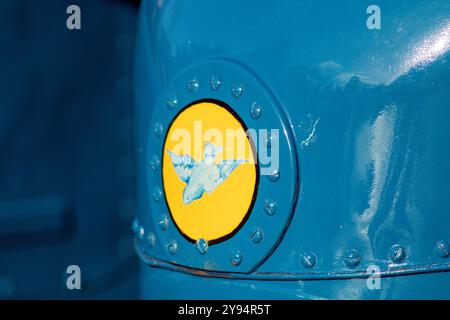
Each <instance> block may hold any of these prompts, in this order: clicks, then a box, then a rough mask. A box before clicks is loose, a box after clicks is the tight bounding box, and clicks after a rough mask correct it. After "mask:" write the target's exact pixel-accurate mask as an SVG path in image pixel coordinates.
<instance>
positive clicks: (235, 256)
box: [228, 249, 242, 267]
mask: <svg viewBox="0 0 450 320" xmlns="http://www.w3.org/2000/svg"><path fill="white" fill-rule="evenodd" d="M228 258H229V259H230V263H231V265H233V266H235V267H237V266H238V265H240V264H241V262H242V254H241V252H240V251H239V250H237V249H232V250H230V251H229V255H228Z"/></svg>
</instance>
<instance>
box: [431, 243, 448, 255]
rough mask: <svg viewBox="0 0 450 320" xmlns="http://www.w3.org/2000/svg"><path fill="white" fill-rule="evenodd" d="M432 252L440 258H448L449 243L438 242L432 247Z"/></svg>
mask: <svg viewBox="0 0 450 320" xmlns="http://www.w3.org/2000/svg"><path fill="white" fill-rule="evenodd" d="M434 251H435V253H436V254H437V256H438V257H440V258H448V257H449V256H450V243H449V242H448V241H446V240H439V241H437V242H436V243H435V245H434Z"/></svg>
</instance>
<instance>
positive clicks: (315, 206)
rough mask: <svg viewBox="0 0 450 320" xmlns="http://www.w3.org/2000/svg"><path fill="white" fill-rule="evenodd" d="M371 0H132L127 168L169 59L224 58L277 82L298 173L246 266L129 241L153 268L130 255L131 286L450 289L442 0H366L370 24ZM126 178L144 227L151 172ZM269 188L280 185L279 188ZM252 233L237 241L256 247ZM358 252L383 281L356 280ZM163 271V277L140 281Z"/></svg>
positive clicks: (338, 292) (178, 68) (171, 293)
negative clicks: (225, 265) (133, 108)
mask: <svg viewBox="0 0 450 320" xmlns="http://www.w3.org/2000/svg"><path fill="white" fill-rule="evenodd" d="M370 4H372V3H371V2H369V1H358V2H356V1H341V2H339V5H338V4H337V3H336V2H333V1H298V2H293V1H278V2H273V1H246V2H242V1H220V2H210V1H197V2H192V3H191V2H181V1H158V2H149V1H144V2H143V5H142V7H141V15H140V20H139V33H138V38H137V39H138V48H137V51H136V105H137V114H138V115H139V119H138V146H137V148H138V150H139V152H138V163H139V171H140V172H147V171H148V164H147V161H149V155H148V153H149V152H151V151H150V150H147V146H148V145H147V142H148V139H149V134H148V132H149V128H150V126H151V123H152V118H151V116H152V114H153V117H159V116H161V117H162V116H163V114H164V113H163V112H160V108H161V107H160V105H161V101H165V100H166V99H167V95H166V94H168V93H169V92H172V91H173V90H174V89H176V90H178V86H179V84H178V83H177V81H178V80H177V79H179V77H180V74H181V75H182V76H183V77H186V78H185V79H184V80H187V79H190V78H191V76H194V73H196V74H197V73H198V72H199V73H201V72H204V71H205V70H207V68H206V67H205V68H200V69H196V68H197V67H196V66H200V65H202V64H204V63H206V61H214V60H216V61H217V60H220V59H227V60H232V61H235V62H236V63H237V64H239V65H241V66H243V68H244V69H248V70H251V73H253V74H254V80H253V81H254V82H255V83H259V82H262V83H264V84H266V90H267V91H268V92H270V95H271V96H273V97H275V98H274V99H273V101H276V102H273V101H272V104H275V103H279V105H280V109H281V110H282V113H283V114H285V117H280V119H281V120H280V119H279V118H277V117H275V118H273V121H274V123H276V122H277V121H282V124H283V125H284V126H285V127H287V128H290V129H289V130H290V131H291V132H292V137H293V139H294V141H293V146H295V150H291V152H292V153H296V154H298V158H296V165H297V171H298V172H299V175H298V178H296V179H297V181H296V184H297V185H298V186H299V187H298V189H297V195H296V196H295V197H297V198H298V201H296V202H295V201H294V202H295V210H294V213H293V216H292V220H291V221H290V224H289V225H287V223H286V222H285V223H286V227H287V230H286V233H285V234H284V235H283V233H282V232H280V233H279V235H280V237H281V241H280V243H279V245H278V246H277V247H276V249H275V250H274V251H273V252H271V254H270V256H269V257H268V258H267V260H264V263H262V264H261V265H258V268H256V269H252V268H248V269H246V270H244V271H246V272H249V271H250V273H248V274H246V275H242V274H239V273H233V272H231V273H220V272H219V273H217V271H224V270H223V269H221V268H219V269H217V270H216V269H211V270H206V269H205V268H201V269H204V270H206V271H198V270H193V269H189V267H191V266H194V267H198V265H200V263H201V262H200V261H198V260H195V259H194V260H189V259H190V258H189V257H191V255H190V253H185V252H186V251H188V250H191V251H193V250H194V249H193V248H191V249H190V248H189V247H188V246H187V245H186V247H184V245H183V244H182V246H183V248H182V250H179V252H178V253H180V254H181V255H183V254H185V255H186V256H185V257H184V258H183V259H181V260H179V261H176V260H175V261H168V259H167V257H165V256H164V254H162V253H158V251H157V253H156V254H154V253H152V252H146V251H145V250H143V251H139V249H140V248H141V246H140V245H139V242H138V246H137V248H138V251H139V253H140V254H141V257H142V258H143V259H144V260H145V261H146V262H147V263H148V264H150V265H151V266H153V267H158V269H156V268H148V267H143V269H142V272H143V276H142V285H143V288H142V290H143V294H144V297H149V298H151V297H171V298H177V297H192V296H188V295H187V293H186V292H184V291H183V292H181V291H180V290H176V289H177V288H179V287H180V284H183V287H184V285H186V286H187V287H195V288H200V287H201V288H202V289H203V290H204V294H205V295H207V296H208V297H209V298H211V297H215V298H221V297H227V296H230V295H231V296H233V294H235V295H236V296H239V297H253V294H254V292H255V290H254V288H258V290H259V291H262V292H263V293H261V294H262V295H263V296H264V297H272V298H276V297H281V296H283V297H292V298H316V297H317V298H322V297H325V298H361V299H362V298H431V297H436V298H450V290H449V288H450V282H449V273H448V272H447V271H450V260H448V252H447V251H448V250H447V247H448V246H446V243H447V242H445V241H448V240H449V239H450V228H449V225H450V221H449V219H450V218H449V216H448V212H449V211H450V210H449V209H450V208H449V206H450V205H449V202H448V201H447V198H448V196H449V188H448V180H449V169H450V161H449V160H450V148H448V147H447V141H448V139H449V138H450V131H449V130H448V126H447V124H446V122H447V118H448V117H449V109H448V104H449V101H450V90H449V84H450V68H449V61H448V59H449V57H450V53H449V51H450V3H449V2H448V1H444V0H442V1H419V0H417V1H406V0H403V1H395V2H392V1H377V5H379V6H380V8H381V10H382V11H381V12H382V28H381V29H380V30H369V29H367V28H366V24H365V23H366V19H367V17H368V15H367V14H366V8H367V7H368V6H369V5H370ZM219 13H220V14H219ZM425 17H426V19H425ZM210 71H211V72H210V73H211V75H212V74H213V73H214V74H216V73H215V72H216V70H214V69H211V70H210ZM221 72H224V73H225V74H226V73H228V72H229V71H227V70H225V71H222V70H221ZM202 76H203V75H202ZM208 76H209V75H208ZM205 77H206V74H205ZM184 83H185V82H184ZM199 94H200V96H198V97H196V98H208V97H207V96H204V95H210V94H211V93H210V92H208V93H207V92H205V91H201V92H200V93H199ZM221 98H223V97H221ZM231 106H232V107H233V105H231ZM240 108H241V107H240V106H238V107H237V109H238V113H239V115H240V116H242V117H245V116H247V117H248V111H247V113H246V112H243V111H241V110H240ZM247 110H248V109H247ZM168 119H169V118H167V119H166V120H165V121H168ZM274 126H276V125H275V124H272V123H270V124H269V127H274ZM150 148H152V145H151V144H150ZM291 156H292V155H291ZM282 169H283V168H282ZM146 170H147V171H146ZM283 170H284V169H283ZM281 177H283V171H281ZM138 179H139V181H138V183H139V188H138V189H139V210H138V219H139V221H140V222H142V224H143V226H144V229H145V228H150V226H151V225H152V224H153V222H152V219H153V218H152V217H155V216H157V215H158V214H160V213H161V212H160V211H161V210H160V209H155V208H152V207H151V206H150V199H151V198H150V197H149V194H148V190H149V188H150V187H151V183H150V184H149V181H147V180H146V177H145V175H144V174H141V175H140V177H139V178H138ZM279 192H280V193H286V194H290V191H289V190H288V189H286V188H285V187H283V188H280V190H279ZM258 196H261V197H269V196H270V193H269V191H262V192H261V193H259V194H258ZM285 201H286V204H288V203H290V202H291V201H292V200H290V198H289V197H288V198H286V200H285ZM255 208H256V207H255ZM255 210H256V209H255ZM255 214H256V213H255V211H254V212H253V213H252V216H253V215H255ZM160 238H161V239H162V240H163V241H166V240H165V238H164V236H163V235H162V234H157V237H156V243H157V245H156V247H157V249H156V250H159V249H158V240H159V239H160ZM236 239H237V238H236ZM229 241H234V238H232V239H230V240H229ZM439 241H440V242H439ZM180 242H181V243H182V239H180ZM230 243H231V242H230ZM224 245H226V243H224ZM233 246H235V247H238V245H237V244H233ZM252 246H254V244H252V243H250V242H246V243H242V244H239V250H241V251H243V252H249V255H250V256H251V257H252V258H251V259H252V260H257V257H260V258H261V259H263V257H262V253H260V252H254V251H252V248H253V247H252ZM141 249H142V248H141ZM185 250H186V251H185ZM178 253H177V254H178ZM208 254H209V252H208ZM252 255H253V256H252ZM192 256H193V255H192ZM197 258H200V257H198V255H197ZM202 259H208V256H207V255H205V256H204V257H203V256H202ZM305 259H306V260H305ZM168 262H172V263H171V264H169V263H168ZM173 263H175V264H179V265H174V264H173ZM370 265H376V266H378V267H379V268H380V270H381V274H382V276H383V277H382V282H381V289H380V290H369V289H368V288H367V287H366V282H365V279H364V278H365V277H367V274H366V269H367V267H368V266H370ZM186 267H188V268H186ZM160 268H162V270H160ZM174 271H175V272H174ZM225 271H228V270H225ZM185 273H192V274H195V275H196V276H192V275H186V274H185ZM199 275H200V276H201V277H199ZM218 277H221V278H226V279H225V280H223V279H222V280H220V279H213V278H218ZM352 278H354V279H352ZM246 279H248V280H246ZM266 280H272V281H270V282H265V281H266ZM275 280H280V281H275ZM281 280H283V281H281ZM304 280H305V281H304ZM261 281H264V282H261ZM297 281H301V283H305V285H299V284H298V282H297ZM162 283H164V289H162V290H159V291H158V293H157V294H156V293H155V291H152V286H153V287H154V286H162ZM172 286H173V288H174V289H172ZM219 288H220V289H219ZM190 292H192V291H190ZM202 295H203V293H202ZM202 295H200V294H199V295H198V297H200V296H202Z"/></svg>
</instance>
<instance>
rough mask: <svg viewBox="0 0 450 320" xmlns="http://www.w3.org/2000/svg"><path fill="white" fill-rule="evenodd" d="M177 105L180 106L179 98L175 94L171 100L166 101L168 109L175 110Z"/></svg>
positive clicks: (170, 97) (171, 96)
mask: <svg viewBox="0 0 450 320" xmlns="http://www.w3.org/2000/svg"><path fill="white" fill-rule="evenodd" d="M177 104H178V99H177V97H176V96H175V95H174V94H172V95H170V96H169V98H168V99H167V101H166V106H167V108H169V109H173V108H175V107H176V106H177Z"/></svg>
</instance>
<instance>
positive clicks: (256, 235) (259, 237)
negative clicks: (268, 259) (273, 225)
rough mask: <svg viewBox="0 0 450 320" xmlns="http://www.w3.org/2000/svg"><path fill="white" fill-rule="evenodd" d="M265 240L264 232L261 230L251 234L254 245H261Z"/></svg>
mask: <svg viewBox="0 0 450 320" xmlns="http://www.w3.org/2000/svg"><path fill="white" fill-rule="evenodd" d="M263 238H264V232H263V230H262V229H261V228H255V229H253V231H252V233H251V234H250V239H251V240H252V241H253V243H256V244H258V243H260V242H261V241H262V240H263Z"/></svg>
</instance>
